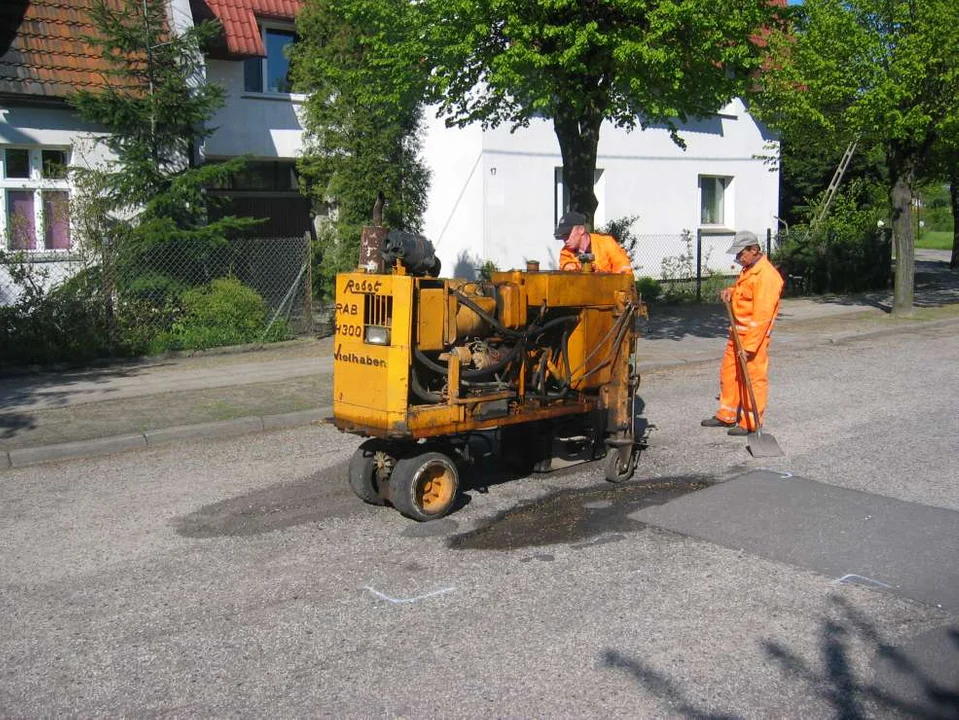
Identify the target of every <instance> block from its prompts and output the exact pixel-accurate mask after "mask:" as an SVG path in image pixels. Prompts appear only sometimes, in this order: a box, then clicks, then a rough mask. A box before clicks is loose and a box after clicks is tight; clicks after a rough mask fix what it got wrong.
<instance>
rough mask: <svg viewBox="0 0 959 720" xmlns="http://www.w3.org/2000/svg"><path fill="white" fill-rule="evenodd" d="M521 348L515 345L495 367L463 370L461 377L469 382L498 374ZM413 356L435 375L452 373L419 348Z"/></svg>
mask: <svg viewBox="0 0 959 720" xmlns="http://www.w3.org/2000/svg"><path fill="white" fill-rule="evenodd" d="M519 348H520V345H518V344H517V345H514V346H513V349H512V350H510V351H509V352H508V353H507V355H506V357H505V358H503V359H502V360H500V361H499V362H498V363H496V364H494V365H490V366H489V367H485V368H478V369H476V370H463V371H462V372H460V377H461V378H463V379H464V380H468V379H470V378H480V377H486V376H487V375H492V374H493V373H495V372H498V371H500V370H502V369H503V368H504V367H506V366H507V365H508V364H509V363H510V362H511V361H512V360H513V358H514V357H516V353H517V351H518V350H519ZM413 356H414V357H415V358H416V359H417V360H419V361H420V362H421V363H423V364H424V365H426V367H428V368H429V369H430V370H432V371H433V372H435V373H439V374H440V375H448V374H449V372H450V369H449V368H448V367H443V366H442V365H440V364H439V363H437V362H434V361H433V360H430V359H429V358H428V357H426V355H425V354H424V353H423V351H422V350H420V349H419V348H413Z"/></svg>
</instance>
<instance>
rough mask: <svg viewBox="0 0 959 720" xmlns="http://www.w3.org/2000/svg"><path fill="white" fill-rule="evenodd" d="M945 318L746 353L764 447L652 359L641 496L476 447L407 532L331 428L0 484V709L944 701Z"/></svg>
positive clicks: (513, 710)
mask: <svg viewBox="0 0 959 720" xmlns="http://www.w3.org/2000/svg"><path fill="white" fill-rule="evenodd" d="M953 333H954V327H948V328H931V329H925V330H921V331H919V332H915V333H908V334H903V335H884V336H878V337H873V338H869V339H864V340H860V341H854V342H850V343H846V344H837V345H833V346H827V347H817V348H811V349H799V348H786V347H777V346H776V345H775V344H774V346H773V349H772V373H771V374H772V392H771V402H770V409H769V412H768V414H767V419H766V420H767V429H768V431H769V432H771V433H773V435H774V436H775V437H776V439H777V440H778V441H779V443H780V445H782V446H783V448H784V449H785V451H786V456H785V457H783V458H778V459H765V460H758V459H754V458H752V457H751V456H750V455H749V454H748V453H747V452H746V451H745V449H744V447H745V442H744V439H743V438H730V437H727V436H726V435H725V434H724V432H723V431H721V430H716V429H707V428H701V427H699V421H700V419H702V418H703V417H706V416H708V415H710V414H711V413H712V412H713V411H714V409H715V401H714V400H713V398H714V397H715V394H716V391H717V387H716V385H717V376H718V368H717V367H713V366H712V365H702V366H689V367H684V368H676V369H671V370H668V371H660V372H655V373H651V374H649V375H648V376H647V377H645V378H644V389H643V396H644V399H645V401H646V417H647V419H648V421H649V422H650V423H651V424H652V425H653V426H654V427H653V429H652V430H651V433H650V439H649V447H648V449H647V451H646V452H645V453H644V455H643V457H642V460H641V463H640V468H639V473H638V477H640V478H641V479H642V480H643V482H633V483H629V484H626V485H622V486H613V485H609V484H607V483H605V482H604V481H603V480H602V469H601V467H599V464H598V463H597V464H591V465H586V466H581V467H579V468H574V469H568V470H564V471H560V472H557V473H554V474H549V475H535V476H532V477H528V478H512V479H511V478H509V477H507V476H505V475H504V474H503V473H501V472H499V471H498V470H497V469H496V468H495V466H494V464H492V463H491V464H489V465H484V469H483V470H482V471H481V472H479V473H477V476H476V477H475V478H474V479H473V480H472V481H471V486H470V489H469V490H468V492H467V493H465V495H464V502H463V505H462V507H460V508H459V509H458V510H457V511H456V512H455V513H454V514H453V515H451V516H450V517H448V518H445V519H443V520H440V521H436V522H433V523H427V524H416V523H413V522H411V521H409V520H406V519H404V518H402V517H401V516H400V515H399V514H398V513H396V512H394V511H392V510H390V509H386V508H374V507H370V506H366V505H363V504H362V503H361V502H360V501H358V500H357V499H355V498H354V497H353V496H352V495H351V494H350V492H349V490H348V489H347V486H346V480H345V471H346V462H347V460H348V458H349V456H350V454H351V453H352V451H353V450H354V448H355V447H356V446H357V445H358V443H359V440H358V439H356V438H353V437H351V436H348V435H342V434H340V433H338V432H337V431H335V430H334V429H333V428H331V427H329V426H320V427H313V428H300V429H297V430H291V431H283V432H275V433H261V434H257V435H251V436H248V437H243V438H239V439H232V440H222V441H216V442H209V441H208V442H204V443H194V444H183V445H179V446H175V447H164V448H160V449H155V450H145V451H138V452H132V453H126V454H121V455H115V456H110V457H103V458H93V459H88V460H82V461H72V462H63V463H56V464H48V465H43V466H35V467H30V468H25V469H19V470H8V471H5V472H2V473H0V507H2V508H3V517H4V521H3V523H2V525H0V617H2V618H3V619H4V623H3V627H4V630H3V632H0V714H2V715H4V716H25V717H29V716H33V717H35V716H54V715H56V716H63V715H67V716H84V717H87V716H121V715H133V716H151V715H164V716H173V717H195V716H210V717H213V716H226V715H231V716H259V717H263V716H270V717H288V716H336V717H364V716H365V717H369V716H384V715H385V716H407V717H454V716H455V717H491V716H496V717H504V716H505V717H630V718H635V717H695V718H706V717H755V718H770V717H796V718H800V717H801V718H810V717H843V718H855V717H873V716H882V717H889V716H896V715H901V716H904V717H905V716H909V717H916V716H920V717H934V718H947V717H956V716H959V686H957V685H959V681H957V680H956V678H959V603H957V602H956V596H957V594H959V588H957V585H959V579H957V578H959V575H957V573H959V570H957V566H959V559H957V557H959V553H955V552H952V551H951V548H953V547H955V544H956V542H957V538H956V532H955V528H956V525H955V522H956V517H957V516H959V513H957V511H959V464H957V462H956V459H955V458H956V457H957V449H959V446H957V443H959V441H957V436H959V433H957V430H959V426H957V423H959V421H957V413H956V408H957V407H959V365H957V363H956V362H955V358H956V357H959V337H957V336H956V335H955V334H953ZM790 481H793V482H792V483H791V482H790ZM873 519H875V520H876V521H877V522H875V523H871V521H872V520H873ZM767 537H768V542H765V541H764V540H765V538H767ZM911 558H912V559H914V561H912V562H911V561H910V559H911Z"/></svg>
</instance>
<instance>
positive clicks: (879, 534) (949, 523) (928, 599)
mask: <svg viewBox="0 0 959 720" xmlns="http://www.w3.org/2000/svg"><path fill="white" fill-rule="evenodd" d="M629 517H630V519H633V520H636V521H639V522H643V523H648V524H650V525H654V526H658V527H660V528H663V529H666V530H670V531H673V532H676V533H680V534H682V535H687V536H690V537H696V538H700V539H702V540H707V541H709V542H713V543H716V544H718V545H722V546H725V547H729V548H733V549H736V550H743V551H745V552H748V553H752V554H755V555H758V556H761V557H765V558H768V559H771V560H774V561H778V562H784V563H789V564H792V565H798V566H800V567H804V568H808V569H811V570H814V571H817V572H820V573H822V574H824V575H825V576H827V577H830V578H832V580H831V582H833V583H835V584H837V585H840V584H844V583H856V584H859V585H863V586H866V587H870V588H874V589H877V590H880V591H884V592H890V593H894V594H896V595H900V596H903V597H906V598H910V599H912V600H918V601H920V602H923V603H928V604H932V605H935V606H937V607H941V608H946V609H948V610H952V611H955V610H959V513H957V512H955V511H952V510H945V509H942V508H935V507H930V506H927V505H918V504H916V503H909V502H903V501H901V500H895V499H892V498H888V497H884V496H881V495H871V494H869V493H864V492H859V491H856V490H847V489H844V488H839V487H835V486H832V485H825V484H823V483H818V482H814V481H812V480H806V479H805V478H800V477H795V476H790V475H783V474H780V473H774V472H769V471H765V470H760V471H756V472H751V473H748V474H746V475H742V476H740V477H738V478H735V479H733V480H730V481H728V482H724V483H720V484H716V485H711V486H709V487H706V488H704V489H702V490H699V491H698V492H694V493H690V494H686V495H682V496H679V497H676V498H675V499H672V500H671V501H670V502H668V503H666V504H663V505H655V506H651V507H644V508H642V509H640V510H636V511H635V512H632V513H630V515H629ZM874 670H875V685H876V687H877V688H879V689H880V690H879V692H880V693H881V695H882V697H883V699H884V700H885V701H886V702H887V703H888V704H889V705H890V706H891V707H898V708H900V709H904V710H905V709H908V712H907V714H909V715H912V714H913V713H915V714H916V715H917V716H923V717H930V718H940V717H942V718H945V717H950V718H952V717H959V627H957V626H952V627H942V628H938V629H936V630H933V631H931V632H928V633H925V634H923V635H921V636H919V637H916V638H913V639H912V640H911V641H910V642H909V643H907V644H905V645H904V646H902V647H898V648H896V647H888V646H883V647H882V648H881V649H880V652H879V654H878V656H877V658H876V660H875V663H874Z"/></svg>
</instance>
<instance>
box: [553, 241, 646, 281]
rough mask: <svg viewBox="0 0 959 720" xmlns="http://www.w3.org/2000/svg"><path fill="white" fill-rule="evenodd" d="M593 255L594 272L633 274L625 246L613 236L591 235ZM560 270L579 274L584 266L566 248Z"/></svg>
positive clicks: (563, 250)
mask: <svg viewBox="0 0 959 720" xmlns="http://www.w3.org/2000/svg"><path fill="white" fill-rule="evenodd" d="M588 252H590V253H592V254H593V272H607V273H631V272H632V271H633V264H632V263H631V262H630V260H629V255H627V254H626V251H625V250H623V246H622V245H620V244H619V243H618V242H616V238H614V237H613V236H612V235H602V234H600V233H594V232H591V233H590V234H589V250H588ZM559 269H560V270H567V271H570V272H579V271H580V270H581V269H582V266H581V264H580V262H579V258H577V257H576V255H575V254H574V253H573V252H571V251H570V250H568V249H567V248H566V246H563V249H562V250H561V251H560V253H559Z"/></svg>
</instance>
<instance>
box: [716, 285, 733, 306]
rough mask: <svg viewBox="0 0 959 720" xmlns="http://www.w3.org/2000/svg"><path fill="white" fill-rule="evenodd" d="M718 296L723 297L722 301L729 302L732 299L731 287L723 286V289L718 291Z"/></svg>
mask: <svg viewBox="0 0 959 720" xmlns="http://www.w3.org/2000/svg"><path fill="white" fill-rule="evenodd" d="M719 297H721V298H722V299H723V302H724V303H728V302H731V301H732V299H733V289H732V288H731V287H728V288H723V291H722V292H721V293H719Z"/></svg>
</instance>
